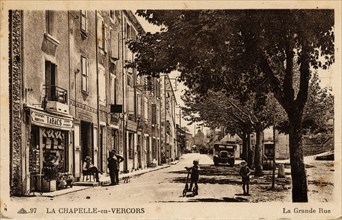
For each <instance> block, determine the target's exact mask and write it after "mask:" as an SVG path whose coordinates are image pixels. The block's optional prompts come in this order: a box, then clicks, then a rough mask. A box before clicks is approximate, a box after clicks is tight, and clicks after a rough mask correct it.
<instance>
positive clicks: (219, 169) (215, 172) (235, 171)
mask: <svg viewBox="0 0 342 220" xmlns="http://www.w3.org/2000/svg"><path fill="white" fill-rule="evenodd" d="M239 169H240V167H239V166H234V167H230V166H228V165H220V166H215V165H202V166H200V171H199V174H200V176H228V175H229V176H239ZM168 173H174V174H184V175H186V174H187V171H186V170H185V169H184V170H178V171H170V172H168Z"/></svg>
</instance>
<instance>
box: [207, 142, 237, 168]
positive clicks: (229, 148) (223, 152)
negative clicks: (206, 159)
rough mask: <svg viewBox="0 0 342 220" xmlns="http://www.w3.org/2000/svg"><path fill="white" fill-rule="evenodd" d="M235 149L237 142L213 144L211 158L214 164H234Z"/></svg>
mask: <svg viewBox="0 0 342 220" xmlns="http://www.w3.org/2000/svg"><path fill="white" fill-rule="evenodd" d="M236 149H237V144H236V143H235V142H234V143H233V142H228V143H218V144H214V151H213V160H214V164H215V166H217V165H219V164H220V163H224V164H229V165H230V166H234V163H235V151H236Z"/></svg>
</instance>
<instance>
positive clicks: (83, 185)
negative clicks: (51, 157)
mask: <svg viewBox="0 0 342 220" xmlns="http://www.w3.org/2000/svg"><path fill="white" fill-rule="evenodd" d="M174 164H176V162H173V163H171V164H163V165H159V166H157V167H148V168H145V169H141V170H136V171H133V172H130V173H121V174H120V181H123V180H124V179H127V178H131V177H134V176H139V175H142V174H145V173H149V172H153V171H156V170H160V169H165V168H168V167H170V166H171V165H174ZM107 175H108V174H103V175H102V176H101V177H100V183H96V182H75V183H74V184H73V187H71V188H70V187H68V188H66V189H62V190H56V191H54V192H44V193H42V194H41V193H39V192H35V193H34V195H35V196H42V197H56V196H60V195H65V194H68V193H73V192H77V191H81V190H85V189H89V188H92V187H96V186H105V185H109V184H110V177H109V175H108V176H107Z"/></svg>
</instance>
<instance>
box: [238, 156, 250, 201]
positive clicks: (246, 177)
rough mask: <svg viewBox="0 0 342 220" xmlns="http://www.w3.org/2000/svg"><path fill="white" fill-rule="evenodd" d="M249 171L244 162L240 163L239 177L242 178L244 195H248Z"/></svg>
mask: <svg viewBox="0 0 342 220" xmlns="http://www.w3.org/2000/svg"><path fill="white" fill-rule="evenodd" d="M250 174H251V171H250V169H249V167H248V165H247V163H246V161H242V162H241V168H240V176H241V177H242V189H243V194H244V195H249V175H250Z"/></svg>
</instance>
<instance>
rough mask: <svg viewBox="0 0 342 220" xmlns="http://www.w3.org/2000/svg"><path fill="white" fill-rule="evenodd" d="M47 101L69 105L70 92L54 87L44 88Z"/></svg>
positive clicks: (45, 86) (46, 86)
mask: <svg viewBox="0 0 342 220" xmlns="http://www.w3.org/2000/svg"><path fill="white" fill-rule="evenodd" d="M43 89H44V93H45V100H46V101H56V102H60V103H63V104H67V103H68V91H67V90H65V89H63V88H61V87H58V86H53V85H44V86H43Z"/></svg>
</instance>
